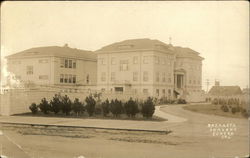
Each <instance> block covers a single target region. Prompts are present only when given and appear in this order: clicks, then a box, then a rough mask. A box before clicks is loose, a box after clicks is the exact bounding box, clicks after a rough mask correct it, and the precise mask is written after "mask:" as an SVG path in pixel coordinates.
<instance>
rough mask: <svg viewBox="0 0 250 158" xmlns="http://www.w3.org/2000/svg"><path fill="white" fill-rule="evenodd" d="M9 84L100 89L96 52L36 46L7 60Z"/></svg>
mask: <svg viewBox="0 0 250 158" xmlns="http://www.w3.org/2000/svg"><path fill="white" fill-rule="evenodd" d="M6 58H7V60H8V63H7V64H8V71H9V72H10V73H11V75H10V77H11V79H9V80H8V81H11V80H18V81H20V83H24V84H26V85H29V84H35V85H42V86H52V87H72V88H74V87H76V86H92V87H93V86H96V76H97V68H96V63H97V57H96V54H95V53H94V52H91V51H85V50H80V49H76V48H70V47H68V45H67V44H66V45H65V46H63V47H59V46H49V47H36V48H31V49H27V50H24V51H22V52H18V53H16V54H13V55H10V56H7V57H6Z"/></svg>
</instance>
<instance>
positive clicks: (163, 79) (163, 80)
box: [162, 72, 166, 82]
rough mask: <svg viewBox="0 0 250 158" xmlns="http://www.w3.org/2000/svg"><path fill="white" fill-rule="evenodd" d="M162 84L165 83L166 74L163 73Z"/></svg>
mask: <svg viewBox="0 0 250 158" xmlns="http://www.w3.org/2000/svg"><path fill="white" fill-rule="evenodd" d="M162 82H166V74H165V72H163V73H162Z"/></svg>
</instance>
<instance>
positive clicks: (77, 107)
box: [72, 98, 85, 116]
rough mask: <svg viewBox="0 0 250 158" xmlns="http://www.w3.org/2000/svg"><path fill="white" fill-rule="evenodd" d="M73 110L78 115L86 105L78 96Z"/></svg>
mask: <svg viewBox="0 0 250 158" xmlns="http://www.w3.org/2000/svg"><path fill="white" fill-rule="evenodd" d="M72 110H73V111H74V113H75V114H76V115H77V116H78V115H79V114H80V113H83V112H84V110H85V109H84V105H83V103H81V102H80V101H79V99H78V98H75V100H74V103H73V104H72Z"/></svg>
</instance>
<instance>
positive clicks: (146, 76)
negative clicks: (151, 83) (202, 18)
mask: <svg viewBox="0 0 250 158" xmlns="http://www.w3.org/2000/svg"><path fill="white" fill-rule="evenodd" d="M143 81H145V82H147V81H148V72H147V71H144V72H143Z"/></svg>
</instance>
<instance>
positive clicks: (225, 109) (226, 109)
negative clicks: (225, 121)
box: [221, 105, 229, 112]
mask: <svg viewBox="0 0 250 158" xmlns="http://www.w3.org/2000/svg"><path fill="white" fill-rule="evenodd" d="M221 110H222V111H224V112H228V111H229V108H228V107H227V106H226V105H222V106H221Z"/></svg>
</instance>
